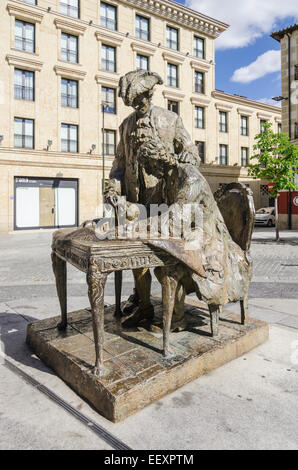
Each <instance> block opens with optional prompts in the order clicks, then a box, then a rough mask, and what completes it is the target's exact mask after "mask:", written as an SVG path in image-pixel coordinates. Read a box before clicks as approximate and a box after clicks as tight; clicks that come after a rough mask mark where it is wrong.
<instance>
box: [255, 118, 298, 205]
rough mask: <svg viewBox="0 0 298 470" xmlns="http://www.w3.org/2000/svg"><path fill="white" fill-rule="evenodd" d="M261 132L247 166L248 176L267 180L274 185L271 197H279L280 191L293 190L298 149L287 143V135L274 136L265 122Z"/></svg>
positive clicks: (269, 125) (294, 187) (297, 165)
mask: <svg viewBox="0 0 298 470" xmlns="http://www.w3.org/2000/svg"><path fill="white" fill-rule="evenodd" d="M263 129H264V130H263V132H261V133H260V134H258V135H257V136H256V137H255V140H256V142H257V143H256V144H255V145H254V147H253V148H254V151H255V152H257V153H255V154H254V155H253V156H252V157H251V160H256V163H250V164H249V165H248V174H249V176H252V177H253V178H254V179H262V180H267V181H269V182H270V183H273V184H274V187H273V188H272V190H271V195H272V197H274V198H276V197H278V196H279V191H281V190H295V189H298V186H297V185H296V184H295V183H294V176H295V173H298V147H297V146H296V145H294V144H292V143H291V142H290V141H289V137H288V136H287V134H284V133H282V132H280V133H278V134H275V133H274V132H273V131H272V124H271V123H268V122H266V123H265V124H264V128H263Z"/></svg>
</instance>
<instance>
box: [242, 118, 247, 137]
mask: <svg viewBox="0 0 298 470" xmlns="http://www.w3.org/2000/svg"><path fill="white" fill-rule="evenodd" d="M240 130H241V135H245V136H246V135H248V117H247V116H241V127H240Z"/></svg>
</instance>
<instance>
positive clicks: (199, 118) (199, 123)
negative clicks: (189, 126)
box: [195, 106, 205, 129]
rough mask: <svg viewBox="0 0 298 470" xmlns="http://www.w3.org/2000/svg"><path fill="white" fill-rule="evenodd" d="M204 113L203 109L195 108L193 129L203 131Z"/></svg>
mask: <svg viewBox="0 0 298 470" xmlns="http://www.w3.org/2000/svg"><path fill="white" fill-rule="evenodd" d="M204 112H205V110H204V108H201V107H200V106H195V127H196V128H197V129H204V127H205V116H204Z"/></svg>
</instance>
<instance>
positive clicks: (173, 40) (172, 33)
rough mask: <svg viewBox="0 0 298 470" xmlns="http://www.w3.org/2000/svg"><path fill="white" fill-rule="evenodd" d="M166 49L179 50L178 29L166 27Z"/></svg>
mask: <svg viewBox="0 0 298 470" xmlns="http://www.w3.org/2000/svg"><path fill="white" fill-rule="evenodd" d="M167 47H168V48H169V49H175V51H178V49H179V32H178V29H176V28H172V27H171V26H167Z"/></svg>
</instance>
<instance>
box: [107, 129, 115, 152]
mask: <svg viewBox="0 0 298 470" xmlns="http://www.w3.org/2000/svg"><path fill="white" fill-rule="evenodd" d="M104 150H105V155H115V153H116V131H112V130H110V129H105V130H104Z"/></svg>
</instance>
